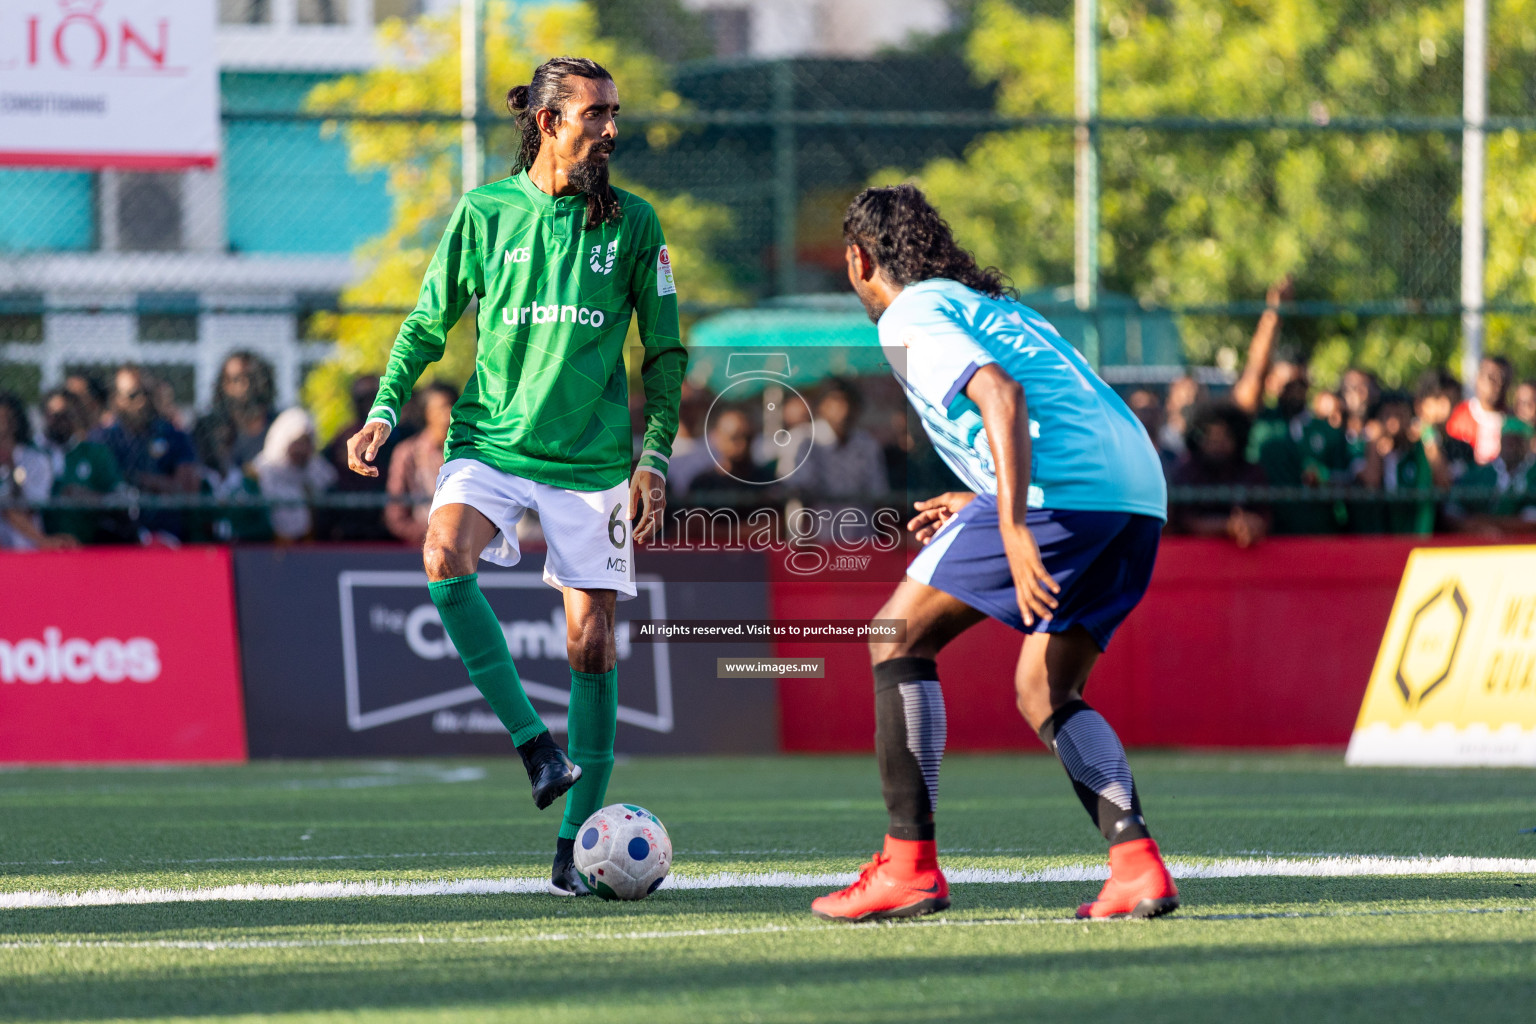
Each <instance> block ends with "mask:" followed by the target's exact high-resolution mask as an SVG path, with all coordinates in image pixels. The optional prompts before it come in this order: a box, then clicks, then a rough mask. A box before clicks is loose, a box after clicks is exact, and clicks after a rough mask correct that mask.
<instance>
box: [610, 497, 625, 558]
mask: <svg viewBox="0 0 1536 1024" xmlns="http://www.w3.org/2000/svg"><path fill="white" fill-rule="evenodd" d="M623 508H624V504H623V503H622V502H620V503H619V504H617V505H615V506H613V511H612V512H610V513H608V542H609V543H610V544H612V545H613V546H614V547H616V548H622V547H623V546H624V529H625V527H626V526H627V525H628V524H627V523H625V522H624V520H623V519H621V518H619V512H620V511H621V510H622V509H623Z"/></svg>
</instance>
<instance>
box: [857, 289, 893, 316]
mask: <svg viewBox="0 0 1536 1024" xmlns="http://www.w3.org/2000/svg"><path fill="white" fill-rule="evenodd" d="M856 294H857V295H858V296H859V301H860V302H861V303H863V304H864V312H866V313H868V314H869V319H870V320H871V321H873V322H874V323H877V324H878V323H879V322H880V318H881V317H882V316H884V315H885V309H886V307H885V306H883V305H881V303H880V300H878V299H876V298H875V297H874V296H872V295H870V296H866V295H865V294H864V293H863V292H857V293H856Z"/></svg>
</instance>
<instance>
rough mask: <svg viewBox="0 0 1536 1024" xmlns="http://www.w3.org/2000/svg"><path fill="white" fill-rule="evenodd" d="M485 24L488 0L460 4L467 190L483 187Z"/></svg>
mask: <svg viewBox="0 0 1536 1024" xmlns="http://www.w3.org/2000/svg"><path fill="white" fill-rule="evenodd" d="M484 24H485V0H460V2H459V115H460V116H461V117H462V118H463V121H462V122H461V125H460V130H461V133H462V134H461V135H460V141H459V147H460V151H461V153H462V159H461V161H460V164H461V166H462V173H463V184H464V191H465V192H468V191H470V190H471V189H476V188H479V187H480V173H481V165H482V162H483V161H482V153H481V151H482V147H481V144H480V98H481V97H482V96H483V95H485V60H484V59H483V55H482V53H481V41H480V33H481V27H482V26H483V25H484Z"/></svg>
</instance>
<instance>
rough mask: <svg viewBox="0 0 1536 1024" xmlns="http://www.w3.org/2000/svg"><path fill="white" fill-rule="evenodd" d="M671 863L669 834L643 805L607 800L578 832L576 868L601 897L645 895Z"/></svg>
mask: <svg viewBox="0 0 1536 1024" xmlns="http://www.w3.org/2000/svg"><path fill="white" fill-rule="evenodd" d="M671 867H672V839H671V838H670V837H669V836H668V835H667V830H666V829H665V828H664V827H662V824H661V821H660V820H659V819H658V818H657V817H656V815H654V814H652V813H651V812H650V811H648V810H646V809H645V808H644V807H636V806H635V805H634V804H609V805H608V806H607V807H604V808H603V809H602V810H600V811H597V812H596V813H594V814H593V815H592V817H590V818H588V819H587V820H586V821H584V822H582V823H581V831H580V832H578V833H577V834H576V870H577V871H579V872H581V878H582V881H584V882H586V883H587V888H588V889H591V890H592V891H593V892H595V893H597V894H598V895H599V896H601V897H602V898H603V899H605V900H643V899H645V898H646V897H647V896H649V895H650V894H651V893H653V892H655V891H656V889H657V887H658V886H660V885H661V883H662V880H663V879H665V878H666V877H667V871H668V870H669V869H671Z"/></svg>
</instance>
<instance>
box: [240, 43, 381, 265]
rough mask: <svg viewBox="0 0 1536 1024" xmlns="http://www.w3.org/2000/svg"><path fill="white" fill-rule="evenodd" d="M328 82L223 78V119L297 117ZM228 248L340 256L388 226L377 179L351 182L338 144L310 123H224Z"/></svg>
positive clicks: (319, 78) (294, 77)
mask: <svg viewBox="0 0 1536 1024" xmlns="http://www.w3.org/2000/svg"><path fill="white" fill-rule="evenodd" d="M331 77H333V76H329V75H319V74H233V73H230V74H225V75H223V76H222V88H223V102H224V109H225V110H226V111H228V112H231V113H257V112H261V113H265V112H285V111H295V110H298V109H299V107H300V106H301V104H302V103H303V100H304V97H305V95H307V94H308V92H309V90H310V89H311V88H312V87H313V86H314V85H316V84H317V83H319V82H323V81H327V80H328V79H329V78H331ZM224 154H225V175H226V182H227V186H228V187H227V192H226V195H227V200H226V201H227V203H228V218H229V221H228V223H229V245H230V248H231V249H232V250H234V251H236V252H252V253H338V254H339V253H348V252H351V251H352V250H353V249H354V248H356V247H357V245H358V243H360V242H362V241H364V240H365V239H367V238H370V237H372V236H374V235H378V234H381V233H382V232H383V231H384V229H385V228H386V227H387V226H388V225H389V214H390V204H389V193H388V191H387V190H386V188H385V181H384V175H382V174H368V175H359V174H353V173H352V172H351V171H350V170H348V169H347V148H346V145H345V144H344V143H343V142H342V141H341V139H340V138H337V137H334V136H333V137H330V138H326V137H324V136H323V134H322V132H321V124H320V123H319V122H317V121H284V120H281V119H272V120H243V119H242V120H226V121H225V124H224Z"/></svg>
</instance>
